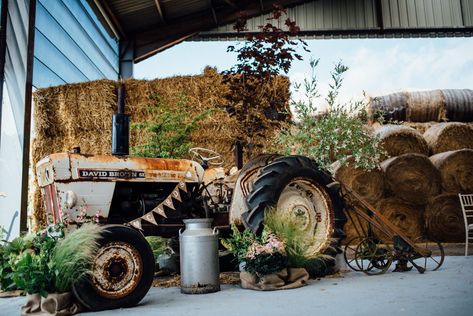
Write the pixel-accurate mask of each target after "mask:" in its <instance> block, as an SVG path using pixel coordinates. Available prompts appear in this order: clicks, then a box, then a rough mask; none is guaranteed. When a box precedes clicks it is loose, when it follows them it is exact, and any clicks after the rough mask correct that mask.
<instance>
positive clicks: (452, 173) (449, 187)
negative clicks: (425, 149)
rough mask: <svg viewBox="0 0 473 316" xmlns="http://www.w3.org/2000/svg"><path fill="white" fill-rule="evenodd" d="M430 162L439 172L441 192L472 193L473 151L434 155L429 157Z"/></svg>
mask: <svg viewBox="0 0 473 316" xmlns="http://www.w3.org/2000/svg"><path fill="white" fill-rule="evenodd" d="M430 161H432V163H433V164H434V166H435V167H437V169H438V170H439V171H440V175H441V177H442V190H443V192H446V193H471V192H473V149H459V150H452V151H447V152H444V153H440V154H436V155H434V156H432V157H430Z"/></svg>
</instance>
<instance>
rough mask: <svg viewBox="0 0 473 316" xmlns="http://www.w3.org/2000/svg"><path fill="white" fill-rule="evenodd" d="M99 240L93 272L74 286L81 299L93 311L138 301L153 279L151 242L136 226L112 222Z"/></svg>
mask: <svg viewBox="0 0 473 316" xmlns="http://www.w3.org/2000/svg"><path fill="white" fill-rule="evenodd" d="M99 243H100V248H99V250H98V252H97V255H96V256H95V259H94V262H93V265H92V274H91V275H90V277H89V278H87V279H85V280H82V281H79V282H76V283H75V284H74V286H73V291H74V294H75V296H76V297H77V299H78V301H79V302H80V303H81V304H82V305H84V306H85V307H87V308H88V309H90V310H93V311H98V310H105V309H115V308H120V307H129V306H134V305H136V304H138V303H139V302H140V301H141V299H143V297H144V296H145V295H146V293H148V291H149V289H150V287H151V285H152V283H153V276H154V265H155V259H154V256H153V252H152V250H151V247H150V246H149V244H148V242H147V241H146V239H145V238H144V237H143V235H142V234H141V233H140V232H138V231H137V230H135V229H133V228H130V227H127V226H123V225H109V226H107V227H106V228H105V230H104V233H103V234H102V239H101V240H100V241H99Z"/></svg>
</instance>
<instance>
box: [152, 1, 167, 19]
mask: <svg viewBox="0 0 473 316" xmlns="http://www.w3.org/2000/svg"><path fill="white" fill-rule="evenodd" d="M154 4H155V5H156V10H158V14H159V18H160V19H161V21H162V22H164V23H165V22H166V20H165V19H164V14H163V9H162V8H161V4H160V3H159V0H154Z"/></svg>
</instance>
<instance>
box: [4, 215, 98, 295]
mask: <svg viewBox="0 0 473 316" xmlns="http://www.w3.org/2000/svg"><path fill="white" fill-rule="evenodd" d="M100 231H101V228H99V227H98V226H96V225H93V224H85V225H83V226H82V227H80V228H78V229H77V230H75V231H73V232H71V233H68V234H65V233H64V226H63V225H56V226H54V227H52V226H51V227H48V229H47V230H46V231H44V232H41V233H37V234H34V235H33V234H32V235H27V236H25V237H18V238H16V239H14V240H13V241H11V242H9V243H5V244H4V245H2V246H1V248H0V265H1V266H0V268H1V271H0V279H1V280H0V281H1V282H0V284H1V287H2V289H4V290H11V289H20V290H23V291H24V292H25V293H27V294H35V293H38V294H40V295H41V296H44V297H45V296H47V295H48V293H56V292H59V293H62V292H67V291H70V290H71V286H72V283H73V282H74V281H76V280H78V279H80V278H81V277H83V276H84V275H86V274H87V273H88V272H89V268H90V263H91V262H92V258H93V255H94V254H95V252H96V250H97V240H98V239H99V238H100Z"/></svg>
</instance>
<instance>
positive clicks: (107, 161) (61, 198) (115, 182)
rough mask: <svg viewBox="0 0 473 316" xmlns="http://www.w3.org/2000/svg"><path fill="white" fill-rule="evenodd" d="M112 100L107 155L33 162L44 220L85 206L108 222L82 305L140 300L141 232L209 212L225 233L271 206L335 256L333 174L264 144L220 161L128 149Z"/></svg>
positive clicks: (150, 261)
mask: <svg viewBox="0 0 473 316" xmlns="http://www.w3.org/2000/svg"><path fill="white" fill-rule="evenodd" d="M119 96H120V95H119ZM119 100H120V98H119ZM118 108H119V111H118V113H115V114H114V116H113V125H112V126H113V133H112V155H108V156H106V155H87V154H83V153H80V150H79V149H76V150H75V151H74V152H64V153H55V154H51V155H49V156H47V157H45V158H43V159H42V160H40V161H39V162H38V163H37V165H36V175H37V180H38V181H37V182H38V184H39V187H40V188H41V191H42V194H43V201H44V206H45V208H46V212H47V214H48V218H49V221H51V222H54V223H57V222H58V221H60V220H61V219H62V218H63V217H64V216H67V217H68V218H69V219H72V220H74V218H77V217H78V216H83V215H84V213H86V215H87V216H90V217H92V216H94V215H96V214H100V217H99V218H100V223H101V224H103V225H107V229H106V230H105V232H104V234H103V238H102V239H101V240H100V245H101V247H100V250H99V251H98V253H97V255H96V257H95V260H94V262H93V273H92V275H91V276H90V277H89V278H88V279H86V280H84V281H81V282H76V284H75V285H74V288H73V290H74V294H75V296H76V297H77V299H78V300H79V302H81V303H82V304H83V305H84V306H85V307H87V308H89V309H90V310H103V309H113V308H119V307H126V306H133V305H136V304H137V303H138V302H139V301H140V300H141V299H142V298H143V297H144V296H145V295H146V293H147V292H148V290H149V288H150V287H151V285H152V281H153V276H154V267H155V259H154V257H153V253H152V251H151V248H150V246H149V244H148V242H147V241H146V239H145V238H144V236H148V235H156V236H163V237H172V236H177V235H178V231H179V229H180V228H182V227H184V224H183V220H184V219H188V218H213V223H214V225H215V226H216V227H218V228H219V230H220V231H221V232H222V233H223V234H224V233H225V232H229V231H230V225H232V224H235V225H237V226H240V227H245V228H247V229H251V230H252V231H254V232H255V233H260V232H261V231H262V229H263V225H264V224H263V219H264V213H265V210H267V209H269V208H275V209H276V210H277V211H278V212H287V213H289V214H291V215H292V216H295V217H296V218H297V219H298V221H299V222H300V229H301V230H304V231H306V232H307V233H308V234H313V235H315V236H316V237H317V245H315V247H316V248H317V249H318V251H319V252H320V253H325V254H327V255H329V256H332V258H335V256H336V255H337V252H338V253H340V250H339V249H340V248H339V247H338V246H339V242H340V240H341V239H343V237H344V234H343V225H344V223H345V221H346V219H345V215H344V214H343V207H344V204H343V200H342V199H341V197H340V195H339V192H338V190H339V189H338V187H337V185H336V183H334V182H333V179H332V177H331V176H330V175H329V174H328V173H326V172H325V171H323V170H321V169H320V168H319V167H318V166H317V164H316V163H315V162H314V161H313V160H311V159H309V158H307V157H302V156H281V155H273V154H265V155H262V156H259V157H257V158H255V159H253V160H251V161H249V162H247V163H246V164H245V165H243V166H242V168H241V169H239V170H237V168H232V169H231V170H230V171H226V170H225V169H224V168H223V167H222V165H223V163H224V161H223V159H222V156H221V155H220V154H218V153H217V152H215V151H212V150H210V149H205V148H192V149H191V150H190V154H191V156H192V159H191V160H185V159H180V160H176V159H164V158H141V157H130V156H127V153H128V135H129V132H128V129H127V128H128V125H129V122H128V116H127V115H126V114H123V105H122V106H121V107H120V103H119V107H118ZM120 109H121V111H120ZM120 135H121V136H120ZM334 248H335V249H337V250H338V251H334ZM324 257H326V256H324ZM335 261H336V260H335V259H333V260H329V259H327V260H326V262H325V266H326V269H325V270H326V271H325V272H326V273H330V272H333V271H334V266H335Z"/></svg>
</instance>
